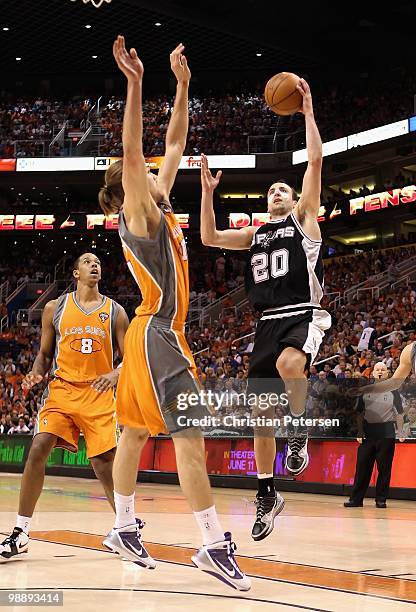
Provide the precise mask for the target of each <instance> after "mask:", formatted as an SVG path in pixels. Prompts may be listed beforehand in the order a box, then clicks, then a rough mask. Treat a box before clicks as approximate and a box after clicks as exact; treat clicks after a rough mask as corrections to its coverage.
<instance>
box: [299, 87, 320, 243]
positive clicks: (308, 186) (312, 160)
mask: <svg viewBox="0 0 416 612" xmlns="http://www.w3.org/2000/svg"><path fill="white" fill-rule="evenodd" d="M297 89H298V91H299V92H300V93H301V94H302V98H303V102H302V113H303V114H304V116H305V126H306V149H307V153H308V166H307V168H306V172H305V175H304V177H303V183H302V193H301V196H300V198H299V201H298V203H297V205H296V207H295V215H296V218H297V219H298V221H299V222H300V224H301V225H302V227H303V228H304V229H305V232H306V234H307V235H308V236H310V238H312V239H313V240H320V238H321V231H320V229H319V224H318V221H317V217H318V213H319V207H320V205H321V173H322V140H321V135H320V134H319V130H318V126H317V125H316V121H315V117H314V113H313V104H312V94H311V90H310V88H309V85H308V83H307V82H306V81H305V79H300V81H299V84H298V85H297Z"/></svg>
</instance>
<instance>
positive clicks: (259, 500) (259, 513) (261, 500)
mask: <svg viewBox="0 0 416 612" xmlns="http://www.w3.org/2000/svg"><path fill="white" fill-rule="evenodd" d="M274 502H275V498H274V497H262V496H259V497H256V499H255V500H254V505H255V506H257V510H256V522H257V521H261V519H262V518H263V516H264V515H265V514H268V513H269V512H270V510H271V509H272V508H273V505H274Z"/></svg>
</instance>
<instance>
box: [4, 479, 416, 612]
mask: <svg viewBox="0 0 416 612" xmlns="http://www.w3.org/2000/svg"><path fill="white" fill-rule="evenodd" d="M19 482H20V475H14V474H13V475H12V474H10V475H9V474H1V475H0V532H1V533H2V534H8V533H9V532H10V530H11V528H12V527H13V526H14V520H15V515H16V508H17V502H18V491H19ZM214 493H215V501H216V505H217V509H218V511H219V514H220V518H221V521H222V524H223V526H224V529H225V530H230V531H232V533H233V538H234V540H235V541H236V542H237V544H238V550H237V556H238V560H239V563H240V566H241V568H242V569H243V570H244V571H245V572H246V573H247V574H249V575H250V576H251V577H252V589H251V591H249V592H247V593H239V592H237V591H234V590H232V589H230V588H228V587H226V586H225V585H222V583H221V582H219V581H218V580H215V579H214V578H212V577H210V576H209V575H207V574H204V573H202V572H200V571H199V570H197V569H196V568H194V567H193V566H192V564H191V560H190V558H191V554H192V552H193V550H194V548H195V547H198V545H199V532H198V528H197V526H196V524H195V522H194V520H193V516H192V514H191V512H190V510H189V508H188V505H187V503H186V501H185V499H184V498H183V496H182V493H181V491H180V489H179V487H177V486H169V485H157V484H153V485H138V487H137V490H136V511H137V514H138V515H139V516H140V517H141V518H142V519H143V520H144V521H145V522H146V527H145V528H144V530H143V536H144V538H143V539H144V540H145V542H147V543H148V544H149V545H148V549H149V552H150V554H151V555H152V556H153V557H154V558H155V559H156V560H158V567H157V568H156V570H153V571H151V570H144V569H141V568H138V567H137V566H135V565H134V564H132V563H130V562H128V561H122V560H121V558H120V557H119V556H116V555H114V554H112V553H110V552H108V551H106V549H104V548H103V546H102V544H101V540H102V536H103V535H104V534H106V532H107V531H109V530H110V528H111V527H112V523H113V515H112V512H111V509H110V507H109V506H108V504H107V502H106V500H105V499H104V498H103V493H102V489H101V487H100V485H99V483H98V482H97V481H96V480H86V479H76V478H65V477H47V478H46V481H45V489H44V491H43V494H42V496H41V499H40V502H39V505H38V509H37V512H36V514H35V517H34V519H33V521H32V532H31V537H32V541H31V543H30V548H29V553H28V554H24V555H22V556H21V557H18V558H15V559H12V560H10V561H7V562H6V561H4V560H2V561H0V590H5V589H11V590H15V589H59V590H62V591H63V599H64V609H67V610H75V609H78V610H82V612H92V611H101V610H106V611H109V610H117V609H119V610H123V612H124V611H126V612H127V611H130V610H135V611H137V610H139V609H140V610H145V611H146V612H147V611H150V612H151V611H153V610H155V611H156V610H157V611H158V612H160V611H161V610H167V609H168V608H169V609H170V610H181V611H182V612H183V611H184V610H187V609H189V610H191V609H195V608H197V609H199V610H201V611H205V610H207V611H209V610H218V609H219V608H221V609H223V610H227V611H231V612H234V611H238V612H249V611H252V610H260V609H261V610H263V611H265V610H288V611H289V610H319V611H329V610H331V611H336V612H341V611H344V610H345V611H348V612H352V611H355V610H357V611H358V610H360V611H361V610H377V612H383V611H385V610H395V611H401V610H403V611H405V610H416V608H415V604H416V544H415V543H416V535H415V534H416V504H415V503H414V502H405V501H395V500H391V501H389V507H388V508H387V509H386V510H381V509H376V508H375V507H374V501H373V500H366V502H365V504H366V505H365V507H364V508H352V509H346V508H344V507H343V505H342V504H343V502H344V501H345V500H344V498H341V497H336V496H323V495H310V494H300V493H288V494H285V499H286V507H285V509H284V510H283V512H282V514H281V515H280V517H279V518H278V520H277V528H276V529H275V531H274V532H273V533H272V534H271V535H270V536H269V537H268V538H266V539H265V540H263V541H262V542H258V543H256V542H254V541H253V540H252V539H251V537H250V531H251V527H252V523H253V515H254V509H255V508H254V505H253V504H252V503H251V500H252V499H254V491H246V490H237V489H215V491H214ZM8 609H9V610H14V609H16V610H17V609H18V608H17V607H16V608H13V607H8ZM19 609H21V606H19ZM38 609H39V607H38Z"/></svg>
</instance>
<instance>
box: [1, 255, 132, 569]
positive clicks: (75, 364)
mask: <svg viewBox="0 0 416 612" xmlns="http://www.w3.org/2000/svg"><path fill="white" fill-rule="evenodd" d="M73 275H74V278H75V279H76V280H77V288H76V290H75V291H74V292H73V293H67V294H65V295H62V296H61V297H59V298H58V299H56V300H52V301H51V302H48V303H47V304H46V306H45V309H44V311H43V317H42V337H41V345H40V350H39V353H38V355H37V357H36V359H35V362H34V364H33V368H32V370H31V372H29V373H28V374H27V375H26V377H25V379H24V380H23V386H24V387H25V388H26V389H30V388H31V387H33V386H34V385H36V384H38V383H40V382H41V381H42V380H43V379H44V377H45V376H46V375H47V374H48V372H49V378H50V381H49V384H48V386H47V387H46V389H45V392H44V394H43V396H42V401H41V407H40V410H39V415H38V423H37V427H36V430H35V437H34V439H33V443H32V446H31V449H30V452H29V456H28V459H27V462H26V466H25V470H24V472H23V478H22V485H21V489H20V500H19V513H18V515H17V521H16V527H15V528H14V530H13V532H12V534H11V535H10V536H8V537H7V538H6V539H5V540H4V541H3V542H2V543H1V544H0V555H1V556H2V557H4V558H6V559H9V558H10V557H13V556H15V555H18V554H21V553H24V552H27V550H28V546H29V530H30V522H31V518H32V515H33V512H34V510H35V506H36V503H37V501H38V499H39V496H40V494H41V491H42V487H43V481H44V477H45V465H46V461H47V459H48V456H49V454H50V452H51V450H52V449H53V448H54V447H55V446H60V447H62V448H66V449H68V450H69V451H72V452H76V451H77V449H78V439H79V435H80V432H82V433H83V435H84V438H85V444H86V447H87V455H88V457H89V459H90V461H91V465H92V467H93V469H94V472H95V474H96V476H97V478H98V479H99V480H100V481H101V483H102V485H103V487H104V491H105V494H106V496H107V499H108V501H109V502H110V504H111V506H112V508H113V509H114V498H113V479H112V466H113V460H114V454H115V447H116V444H117V440H116V419H115V401H114V387H115V385H116V384H117V381H118V377H119V373H120V368H116V369H113V367H114V366H113V361H114V355H115V349H116V348H117V349H118V352H119V355H120V356H123V352H124V336H125V333H126V329H127V327H128V324H129V321H128V318H127V315H126V313H125V311H124V309H123V308H122V307H121V306H120V305H119V304H117V302H114V301H113V300H110V299H109V298H108V297H106V296H104V295H101V294H100V293H99V291H98V283H99V281H100V279H101V262H100V260H99V259H98V257H96V255H93V254H92V253H84V254H83V255H81V256H80V257H78V259H77V260H76V262H75V265H74V271H73Z"/></svg>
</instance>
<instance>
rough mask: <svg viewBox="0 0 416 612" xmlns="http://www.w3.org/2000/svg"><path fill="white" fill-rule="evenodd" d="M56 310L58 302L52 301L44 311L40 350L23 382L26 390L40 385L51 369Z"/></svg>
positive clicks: (54, 340)
mask: <svg viewBox="0 0 416 612" xmlns="http://www.w3.org/2000/svg"><path fill="white" fill-rule="evenodd" d="M55 308H56V300H51V301H50V302H48V303H47V304H46V306H45V308H44V309H43V314H42V335H41V338H40V349H39V353H38V354H37V356H36V359H35V361H34V362H33V366H32V369H31V371H30V372H28V373H27V374H26V376H25V377H24V379H23V381H22V387H23V388H24V389H31V388H32V387H33V386H34V385H37V384H38V383H40V382H41V381H42V380H43V379H44V377H45V376H46V374H47V373H48V372H49V370H50V369H51V365H52V359H53V353H54V350H55V342H56V334H55V328H54V326H53V315H54V313H55Z"/></svg>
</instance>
